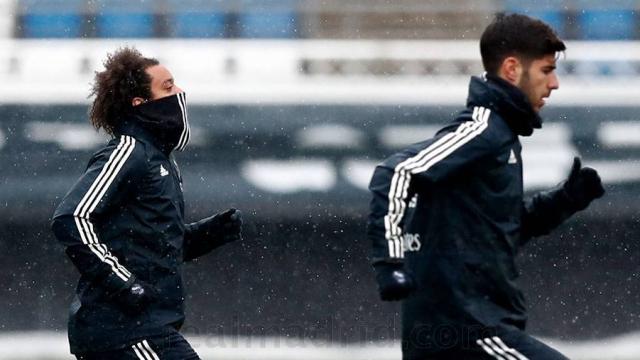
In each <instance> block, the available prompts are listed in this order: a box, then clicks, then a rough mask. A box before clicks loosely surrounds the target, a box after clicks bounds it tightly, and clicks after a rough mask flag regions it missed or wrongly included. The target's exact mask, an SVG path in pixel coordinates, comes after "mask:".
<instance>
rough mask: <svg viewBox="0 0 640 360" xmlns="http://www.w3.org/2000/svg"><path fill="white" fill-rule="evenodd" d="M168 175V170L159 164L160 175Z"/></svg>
mask: <svg viewBox="0 0 640 360" xmlns="http://www.w3.org/2000/svg"><path fill="white" fill-rule="evenodd" d="M167 175H169V172H168V171H167V169H165V168H164V166H162V165H160V176H167Z"/></svg>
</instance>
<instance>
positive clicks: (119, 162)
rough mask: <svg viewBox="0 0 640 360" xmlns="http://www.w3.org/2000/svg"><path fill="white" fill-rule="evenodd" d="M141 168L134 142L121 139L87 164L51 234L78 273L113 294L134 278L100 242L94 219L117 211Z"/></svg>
mask: <svg viewBox="0 0 640 360" xmlns="http://www.w3.org/2000/svg"><path fill="white" fill-rule="evenodd" d="M144 169H146V161H145V160H144V150H143V149H141V145H139V144H136V141H135V139H134V138H132V137H130V136H121V137H120V138H118V139H116V140H114V142H112V143H111V144H110V145H109V146H107V147H106V148H105V149H104V150H103V151H101V152H99V153H98V154H96V155H95V156H94V157H93V158H92V160H91V161H90V163H89V165H88V167H87V169H86V171H85V173H84V174H83V175H82V176H81V177H80V179H79V180H78V181H77V182H76V184H75V185H74V186H73V187H72V188H71V190H69V192H68V193H67V195H66V196H65V197H64V199H63V200H62V202H61V204H60V205H59V206H58V208H57V209H56V211H55V213H54V216H53V221H52V229H53V232H54V234H55V236H56V238H57V239H58V240H59V241H60V242H61V243H62V244H63V245H64V246H65V252H66V254H67V255H68V256H69V258H70V259H71V261H72V262H73V264H74V265H75V266H76V268H77V269H78V270H79V272H80V273H81V274H82V276H84V277H86V278H87V279H89V280H90V281H92V282H99V283H100V284H101V286H102V287H103V288H105V290H106V291H107V292H116V291H118V290H120V289H122V288H125V287H127V286H128V285H130V284H131V283H133V281H134V279H135V278H134V276H133V275H132V274H131V272H129V270H127V268H126V267H125V266H123V264H122V263H121V261H120V260H119V259H118V258H117V257H116V256H115V255H114V254H113V250H112V249H110V248H109V246H108V244H105V243H104V242H102V239H101V235H100V232H99V231H98V228H99V226H97V222H96V220H98V219H100V220H101V219H105V218H107V217H108V216H109V213H111V212H113V211H118V209H119V208H120V207H121V206H122V205H123V203H124V202H125V201H126V199H127V197H128V196H131V194H132V190H133V189H134V188H135V187H136V184H138V183H139V180H140V177H141V176H142V174H143V173H144Z"/></svg>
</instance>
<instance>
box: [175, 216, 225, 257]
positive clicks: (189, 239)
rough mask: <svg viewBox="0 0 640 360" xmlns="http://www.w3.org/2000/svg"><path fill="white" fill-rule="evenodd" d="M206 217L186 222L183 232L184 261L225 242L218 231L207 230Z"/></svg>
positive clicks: (203, 253) (201, 254)
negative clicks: (189, 222)
mask: <svg viewBox="0 0 640 360" xmlns="http://www.w3.org/2000/svg"><path fill="white" fill-rule="evenodd" d="M207 220H208V218H207V219H202V220H200V221H197V222H194V223H191V224H186V225H185V233H184V261H191V260H194V259H197V258H199V257H200V256H203V255H206V254H208V253H210V252H211V251H212V250H213V249H215V248H217V247H219V246H222V245H224V244H226V243H225V242H224V241H222V239H221V236H219V234H218V233H212V232H211V231H209V230H210V229H209V226H208V224H207Z"/></svg>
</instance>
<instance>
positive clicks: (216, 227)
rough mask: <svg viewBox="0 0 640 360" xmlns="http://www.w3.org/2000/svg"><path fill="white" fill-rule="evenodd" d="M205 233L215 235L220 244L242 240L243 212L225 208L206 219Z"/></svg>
mask: <svg viewBox="0 0 640 360" xmlns="http://www.w3.org/2000/svg"><path fill="white" fill-rule="evenodd" d="M203 227H204V234H205V236H208V237H214V238H215V239H217V240H218V241H219V244H226V243H229V242H233V241H237V240H242V212H241V211H240V210H236V209H229V210H225V211H223V212H221V213H218V214H216V215H214V216H211V217H209V218H207V219H205V220H204V223H203Z"/></svg>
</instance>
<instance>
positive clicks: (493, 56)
mask: <svg viewBox="0 0 640 360" xmlns="http://www.w3.org/2000/svg"><path fill="white" fill-rule="evenodd" d="M565 49H566V47H565V45H564V42H562V40H560V38H558V35H557V34H556V33H555V32H554V31H553V29H552V28H551V27H550V26H549V25H547V24H545V23H544V22H542V21H540V20H537V19H533V18H530V17H528V16H526V15H522V14H505V13H498V14H496V17H495V19H494V20H493V22H492V23H491V24H489V26H487V28H486V29H485V30H484V33H482V37H481V38H480V53H481V54H482V63H483V65H484V69H485V70H486V71H487V72H488V73H489V74H492V75H496V74H497V73H498V69H499V68H500V65H501V64H502V62H503V61H504V59H506V58H507V57H509V56H519V57H520V58H521V60H523V61H531V60H535V59H540V58H542V57H544V56H546V55H550V54H557V53H558V52H562V51H564V50H565Z"/></svg>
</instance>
